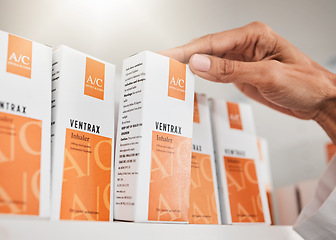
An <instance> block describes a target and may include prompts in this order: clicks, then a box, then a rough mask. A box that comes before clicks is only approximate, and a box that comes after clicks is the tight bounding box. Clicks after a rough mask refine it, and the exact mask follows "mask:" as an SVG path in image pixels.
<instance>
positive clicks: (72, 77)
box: [51, 46, 115, 221]
mask: <svg viewBox="0 0 336 240" xmlns="http://www.w3.org/2000/svg"><path fill="white" fill-rule="evenodd" d="M114 78H115V66H114V65H112V64H109V63H106V62H103V61H101V60H99V59H96V58H93V57H91V56H88V55H86V54H84V53H81V52H79V51H76V50H73V49H71V48H69V47H66V46H60V47H58V48H57V49H56V50H54V53H53V79H52V81H53V82H52V83H53V85H52V207H51V218H52V219H70V220H91V221H112V220H113V208H112V207H110V205H111V206H112V204H111V202H113V201H112V200H113V198H112V197H111V196H112V192H113V187H112V186H113V183H112V179H113V171H112V170H111V169H112V166H113V162H112V156H113V145H114V141H113V136H114Z"/></svg>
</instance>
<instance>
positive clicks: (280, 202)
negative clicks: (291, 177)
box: [276, 185, 300, 225]
mask: <svg viewBox="0 0 336 240" xmlns="http://www.w3.org/2000/svg"><path fill="white" fill-rule="evenodd" d="M276 198H277V201H276V202H277V213H278V214H277V216H278V221H279V225H293V224H294V223H295V222H296V220H297V218H298V216H299V213H300V203H299V199H298V191H297V188H296V186H295V185H288V186H284V187H281V188H278V189H277V190H276Z"/></svg>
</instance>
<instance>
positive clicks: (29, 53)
mask: <svg viewBox="0 0 336 240" xmlns="http://www.w3.org/2000/svg"><path fill="white" fill-rule="evenodd" d="M51 57H52V49H51V48H50V47H47V46H45V45H42V44H39V43H36V42H33V41H30V40H27V39H24V38H20V37H18V36H15V35H12V34H8V33H6V32H2V31H0V86H1V87H0V213H7V214H20V215H22V214H23V215H33V216H40V217H48V216H49V210H50V122H51V113H50V112H51V110H50V109H51V104H50V101H51V91H50V90H51Z"/></svg>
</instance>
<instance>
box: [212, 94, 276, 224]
mask: <svg viewBox="0 0 336 240" xmlns="http://www.w3.org/2000/svg"><path fill="white" fill-rule="evenodd" d="M211 105H212V121H213V125H212V126H213V134H214V142H215V152H216V163H217V171H218V176H219V195H220V202H221V204H222V205H221V210H222V221H223V223H224V224H237V223H267V224H270V215H269V209H268V204H267V197H266V191H265V186H264V184H263V182H262V181H261V179H260V177H259V176H260V169H259V168H260V166H259V155H258V146H257V138H256V136H255V135H254V133H255V128H254V122H253V116H252V110H251V107H250V106H249V105H247V104H242V103H240V104H238V103H232V102H226V101H224V100H212V101H211Z"/></svg>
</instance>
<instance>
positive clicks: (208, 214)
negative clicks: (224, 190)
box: [189, 93, 221, 224]
mask: <svg viewBox="0 0 336 240" xmlns="http://www.w3.org/2000/svg"><path fill="white" fill-rule="evenodd" d="M189 203H190V204H189V205H190V206H189V223H191V224H221V213H220V206H219V197H218V185H217V174H216V166H215V156H214V147H213V139H212V129H211V120H210V109H209V102H208V98H207V97H206V95H204V94H197V93H195V99H194V126H193V137H192V160H191V181H190V201H189Z"/></svg>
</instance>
